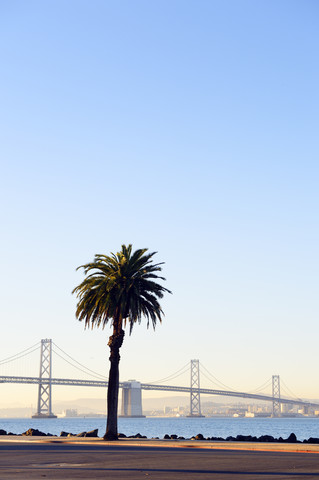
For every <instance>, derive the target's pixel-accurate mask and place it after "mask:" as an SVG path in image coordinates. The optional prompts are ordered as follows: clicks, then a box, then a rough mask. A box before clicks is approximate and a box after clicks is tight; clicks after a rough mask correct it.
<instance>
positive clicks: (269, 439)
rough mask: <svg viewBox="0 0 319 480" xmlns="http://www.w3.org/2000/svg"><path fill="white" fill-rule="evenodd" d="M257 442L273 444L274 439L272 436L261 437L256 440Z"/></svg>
mask: <svg viewBox="0 0 319 480" xmlns="http://www.w3.org/2000/svg"><path fill="white" fill-rule="evenodd" d="M257 441H258V442H274V441H275V439H274V437H273V436H272V435H261V436H260V437H259V438H258V439H257Z"/></svg>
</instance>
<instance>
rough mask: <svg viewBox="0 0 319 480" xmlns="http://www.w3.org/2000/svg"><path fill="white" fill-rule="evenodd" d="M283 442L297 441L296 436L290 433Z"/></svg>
mask: <svg viewBox="0 0 319 480" xmlns="http://www.w3.org/2000/svg"><path fill="white" fill-rule="evenodd" d="M284 442H286V443H297V437H296V435H295V434H294V433H291V434H290V435H289V437H288V438H287V439H286V440H284Z"/></svg>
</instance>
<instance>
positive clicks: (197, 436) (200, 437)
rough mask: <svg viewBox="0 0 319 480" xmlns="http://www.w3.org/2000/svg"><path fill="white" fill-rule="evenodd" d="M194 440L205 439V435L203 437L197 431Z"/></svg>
mask: <svg viewBox="0 0 319 480" xmlns="http://www.w3.org/2000/svg"><path fill="white" fill-rule="evenodd" d="M195 440H205V437H204V436H203V435H202V434H201V433H198V434H197V435H196V436H195Z"/></svg>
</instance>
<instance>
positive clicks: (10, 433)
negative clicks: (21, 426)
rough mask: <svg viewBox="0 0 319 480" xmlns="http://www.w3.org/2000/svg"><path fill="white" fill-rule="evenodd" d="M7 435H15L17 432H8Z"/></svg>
mask: <svg viewBox="0 0 319 480" xmlns="http://www.w3.org/2000/svg"><path fill="white" fill-rule="evenodd" d="M8 435H14V436H16V435H17V434H16V433H12V432H9V433H8Z"/></svg>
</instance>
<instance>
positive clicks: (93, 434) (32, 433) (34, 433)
mask: <svg viewBox="0 0 319 480" xmlns="http://www.w3.org/2000/svg"><path fill="white" fill-rule="evenodd" d="M0 435H1V436H29V437H54V436H57V435H53V434H51V433H44V432H41V431H40V430H38V429H36V428H29V429H28V430H26V431H25V432H23V433H20V434H17V433H12V432H6V431H5V430H2V429H0ZM59 436H60V437H68V438H70V437H88V438H98V429H95V430H91V431H89V432H81V433H77V434H75V433H71V432H64V431H62V432H61V433H60V435H59ZM118 438H137V439H147V437H146V436H145V435H141V434H140V433H137V434H136V435H130V436H126V435H125V434H124V433H119V434H118ZM150 440H160V438H159V437H152V438H151V439H150ZM163 440H197V441H204V440H208V441H211V442H214V441H216V442H252V443H254V442H262V443H309V444H319V438H317V437H309V438H308V439H305V440H303V441H301V440H298V439H297V437H296V435H295V434H294V433H291V434H290V435H289V437H288V438H282V437H279V438H276V437H273V436H272V435H261V436H260V437H255V436H252V435H237V436H236V437H233V436H229V437H226V438H223V437H204V436H203V435H202V434H201V433H198V434H197V435H195V436H193V437H191V438H185V437H180V436H178V435H175V434H172V435H168V434H166V435H164V437H163Z"/></svg>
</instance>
